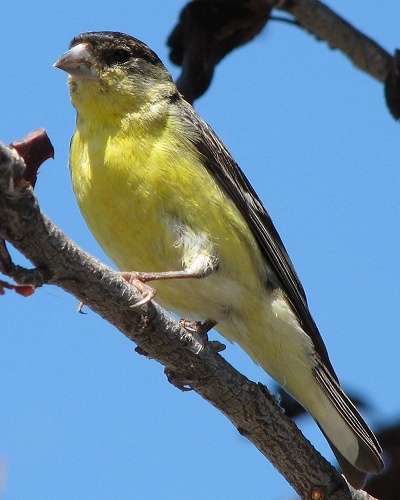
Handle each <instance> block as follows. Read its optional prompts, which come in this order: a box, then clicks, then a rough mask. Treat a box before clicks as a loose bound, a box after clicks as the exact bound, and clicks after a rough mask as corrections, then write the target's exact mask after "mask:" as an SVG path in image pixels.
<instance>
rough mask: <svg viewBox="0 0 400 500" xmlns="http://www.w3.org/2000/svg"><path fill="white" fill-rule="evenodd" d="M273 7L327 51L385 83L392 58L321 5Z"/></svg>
mask: <svg viewBox="0 0 400 500" xmlns="http://www.w3.org/2000/svg"><path fill="white" fill-rule="evenodd" d="M275 7H277V8H279V9H281V10H284V11H286V12H289V13H290V14H292V15H293V16H294V17H295V18H296V19H297V21H298V22H299V24H300V26H302V27H303V28H305V29H306V30H307V31H309V32H310V33H312V34H314V35H315V36H316V37H317V38H318V39H319V40H325V41H326V42H327V43H328V44H329V46H330V47H331V48H333V49H339V50H341V51H342V52H343V53H344V54H345V55H346V56H347V57H348V58H349V59H350V60H351V61H352V62H353V64H354V65H355V66H357V67H358V68H359V69H361V70H362V71H365V72H366V73H369V74H370V75H371V76H373V77H374V78H376V79H377V80H379V81H381V82H384V81H385V80H386V77H387V73H388V71H389V67H390V65H391V62H392V56H391V55H390V54H388V53H387V52H386V50H384V49H383V48H382V47H380V46H379V45H378V44H377V43H376V42H374V40H372V39H371V38H369V37H368V36H366V35H364V34H363V33H362V32H361V31H359V30H358V29H356V28H354V26H352V25H351V24H350V23H348V22H347V21H345V20H344V19H343V18H342V17H340V16H339V15H338V14H336V13H335V12H334V11H333V10H332V9H330V8H329V7H327V6H326V5H325V4H323V3H322V2H319V1H318V0H296V1H293V0H284V1H281V2H278V3H277V5H275Z"/></svg>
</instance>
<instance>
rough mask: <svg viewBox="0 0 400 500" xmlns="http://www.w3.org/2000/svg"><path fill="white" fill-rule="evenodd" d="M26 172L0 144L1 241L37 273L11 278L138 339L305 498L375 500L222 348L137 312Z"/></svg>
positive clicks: (165, 319)
mask: <svg viewBox="0 0 400 500" xmlns="http://www.w3.org/2000/svg"><path fill="white" fill-rule="evenodd" d="M24 169H25V165H24V161H23V159H22V158H21V157H19V156H18V154H17V153H16V151H15V150H13V149H11V148H9V147H6V146H3V145H0V237H1V238H4V239H5V240H6V241H8V242H9V243H11V244H12V245H13V246H14V247H15V248H17V249H18V250H19V251H20V252H21V253H22V254H23V255H25V256H26V257H27V258H28V259H29V260H30V261H31V262H32V263H33V265H34V266H35V269H34V270H29V271H28V272H25V271H24V270H23V269H22V268H20V267H18V266H15V265H14V264H10V263H9V264H10V265H9V269H8V271H7V274H8V275H12V276H14V277H15V278H17V280H18V281H19V282H22V283H26V282H27V280H30V279H31V278H32V276H34V279H35V280H36V284H37V285H38V284H40V283H41V282H42V283H43V284H44V283H49V284H53V285H56V286H58V287H61V288H63V289H64V290H65V291H67V292H68V293H71V294H73V295H74V296H75V297H77V298H78V299H79V300H81V301H83V302H84V303H85V304H86V305H87V306H89V307H90V308H91V309H92V310H93V311H95V312H96V313H98V314H99V315H100V316H102V317H103V318H104V319H105V320H107V321H109V322H110V323H111V324H113V325H114V326H115V327H116V328H118V329H119V330H120V331H121V332H122V333H123V334H124V335H126V336H127V337H128V338H129V339H131V340H133V341H134V342H135V343H136V344H137V345H138V347H139V349H138V352H139V353H141V354H146V355H147V356H148V357H150V358H153V359H155V360H156V361H158V362H159V363H161V364H162V365H164V366H165V370H166V373H167V374H168V377H169V379H170V380H171V382H173V383H174V384H175V385H178V386H180V387H181V388H188V387H190V388H191V389H193V390H195V391H196V392H197V393H198V394H199V395H200V396H202V397H203V398H204V399H206V400H207V401H208V402H210V403H211V404H212V405H213V406H215V407H216V408H218V409H219V410H220V411H221V412H223V413H224V414H225V415H226V416H227V417H228V418H229V420H230V421H231V422H232V423H233V424H234V425H235V427H236V428H237V429H238V430H239V432H240V433H241V434H242V435H244V436H246V437H247V438H248V439H249V440H250V441H251V442H252V443H253V444H254V445H255V446H256V447H257V448H258V449H259V450H260V451H261V453H263V454H264V455H265V456H266V457H267V458H268V459H269V460H270V461H271V462H272V463H273V464H274V466H275V467H276V468H277V469H278V470H279V471H280V472H281V473H282V474H283V475H284V476H285V477H286V479H287V480H288V481H289V483H290V484H291V485H292V486H293V487H294V488H295V490H296V491H297V492H298V493H299V495H301V497H302V498H311V496H310V495H311V493H314V494H318V493H319V492H321V493H322V494H323V495H325V497H324V498H326V499H328V498H329V499H335V500H336V499H350V498H359V499H362V498H364V499H367V498H372V497H370V496H368V495H367V494H366V493H364V492H355V491H354V490H352V489H351V488H350V489H349V487H348V486H347V485H346V482H345V481H344V479H343V477H342V476H340V474H339V473H338V472H337V471H336V470H335V469H334V468H333V467H332V466H331V465H330V464H329V463H328V462H327V461H326V460H325V459H324V458H323V457H322V456H321V455H320V454H319V453H318V452H317V451H315V449H314V448H313V447H312V446H311V444H310V443H309V442H308V441H307V440H306V439H305V438H304V437H303V436H302V434H301V433H300V431H299V430H298V429H297V427H296V426H295V424H294V423H293V422H292V421H291V420H290V419H288V418H287V417H286V416H285V415H284V414H283V413H282V411H281V410H280V408H279V406H278V405H277V404H276V401H275V399H274V398H273V397H272V396H271V395H270V393H269V392H268V391H267V389H266V388H265V387H264V386H262V385H261V384H256V383H254V382H251V381H249V380H248V379H247V378H246V377H244V376H243V375H241V374H240V373H239V372H237V371H236V370H235V369H234V368H233V367H232V366H231V365H229V363H227V362H226V361H225V360H224V359H223V358H222V357H221V356H220V355H219V354H218V352H217V351H220V350H221V346H215V345H214V343H213V342H208V341H207V339H206V338H200V337H199V336H198V335H195V334H192V333H191V332H190V331H188V330H187V329H184V328H182V327H181V325H180V324H179V323H177V322H176V321H174V320H173V319H172V318H171V317H170V316H169V315H168V314H167V313H166V312H165V311H163V310H162V309H161V308H160V307H159V306H158V305H157V304H155V303H149V304H148V305H144V306H142V307H141V308H132V307H131V306H132V304H134V303H135V302H136V301H137V300H139V299H140V295H139V294H138V293H137V291H136V290H135V289H134V288H132V287H131V286H130V285H129V284H128V283H127V282H126V281H125V280H123V279H122V278H121V276H120V274H119V273H116V272H114V271H113V270H111V269H110V268H108V267H106V266H105V265H103V264H101V263H100V262H98V261H97V260H96V259H94V258H92V257H91V256H90V255H88V254H87V253H85V252H84V251H82V250H81V249H79V248H78V247H77V246H76V245H74V243H73V242H72V241H70V240H69V239H68V238H67V237H66V236H65V235H64V234H63V233H62V232H61V231H60V230H59V229H58V228H57V227H55V226H54V225H53V224H52V223H51V221H50V220H49V219H48V218H47V217H46V216H44V215H43V214H42V213H41V211H40V208H39V205H38V202H37V199H36V198H35V196H34V194H33V190H32V187H31V186H30V185H29V184H28V183H27V182H25V181H21V174H22V173H23V172H24ZM18 179H20V180H19V181H18V182H17V180H18ZM22 179H23V176H22ZM3 253H4V252H3ZM27 300H28V299H27ZM350 491H351V492H352V493H350ZM360 495H361V496H360ZM314 497H315V498H318V497H317V496H314ZM321 498H322V497H321Z"/></svg>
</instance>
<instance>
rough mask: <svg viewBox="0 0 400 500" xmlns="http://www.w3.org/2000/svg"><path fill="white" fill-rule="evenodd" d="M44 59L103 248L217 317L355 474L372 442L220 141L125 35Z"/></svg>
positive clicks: (180, 307)
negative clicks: (60, 78)
mask: <svg viewBox="0 0 400 500" xmlns="http://www.w3.org/2000/svg"><path fill="white" fill-rule="evenodd" d="M55 66H56V67H57V68H60V69H62V70H64V71H66V72H67V73H69V75H70V76H69V88H70V94H71V101H72V104H73V106H74V107H75V109H76V111H77V121H76V130H75V133H74V135H73V138H72V141H71V151H70V170H71V177H72V184H73V189H74V192H75V195H76V198H77V201H78V204H79V207H80V210H81V212H82V214H83V216H84V218H85V220H86V223H87V225H88V226H89V228H90V230H91V231H92V233H93V235H94V236H95V238H96V239H97V240H98V242H99V243H100V245H101V246H102V248H103V249H104V251H105V252H106V253H107V254H108V255H109V257H110V258H111V259H112V260H113V262H114V263H115V264H116V265H117V266H118V268H119V269H121V270H124V271H140V272H141V273H139V274H135V273H133V274H132V276H133V277H139V278H140V279H141V280H142V281H149V280H151V279H154V280H156V281H154V288H155V289H156V291H157V300H158V302H160V303H161V304H162V305H163V306H164V307H166V308H167V309H169V310H171V311H173V312H174V313H176V314H177V315H180V316H181V317H185V318H191V319H196V320H201V321H205V320H211V321H214V322H216V323H217V326H216V330H218V331H219V332H220V333H221V334H222V335H223V336H224V337H226V338H227V339H229V340H230V341H233V342H237V343H238V344H239V345H240V346H241V347H242V348H243V349H244V350H245V351H246V352H247V353H248V354H249V355H250V356H251V358H252V359H253V360H254V361H255V362H256V363H258V364H259V365H260V366H262V367H263V368H264V370H265V371H266V372H267V373H269V375H271V376H272V377H273V378H274V379H275V380H276V381H277V382H278V383H279V384H281V385H282V386H283V387H284V388H285V390H286V391H287V392H289V393H290V394H291V395H292V396H293V397H294V398H295V399H296V400H297V401H298V402H299V403H301V405H302V406H304V408H305V409H306V410H307V411H308V412H309V413H310V414H311V415H312V417H313V418H314V419H315V420H316V422H317V424H318V425H319V427H320V428H321V430H322V432H323V433H324V435H325V436H326V438H327V440H328V441H329V443H330V445H331V447H332V449H333V452H334V453H335V455H336V457H337V459H338V461H339V464H340V466H341V468H342V470H343V472H344V474H345V475H346V477H347V478H348V480H349V482H350V483H351V484H352V485H354V486H355V487H361V486H362V485H363V483H364V480H365V475H366V473H368V472H373V473H377V472H379V471H381V470H382V468H383V462H382V459H381V457H380V454H381V448H380V446H379V443H378V441H377V439H376V438H375V436H374V434H373V433H372V432H371V430H370V429H369V428H368V426H367V425H366V423H365V422H364V421H363V419H362V417H361V416H360V415H359V413H358V411H357V410H356V409H355V407H354V406H353V404H352V403H351V402H350V400H349V399H348V397H347V396H346V395H345V394H344V392H343V391H342V389H341V388H340V385H339V382H338V379H337V376H336V374H335V372H334V370H333V367H332V365H331V362H330V360H329V357H328V353H327V350H326V348H325V345H324V343H323V341H322V338H321V335H320V333H319V331H318V328H317V326H316V324H315V323H314V320H313V318H312V316H311V314H310V311H309V309H308V305H307V300H306V296H305V293H304V290H303V287H302V285H301V283H300V281H299V278H298V276H297V274H296V272H295V270H294V268H293V265H292V263H291V261H290V259H289V256H288V254H287V253H286V250H285V247H284V246H283V243H282V241H281V239H280V237H279V235H278V233H277V231H276V229H275V227H274V225H273V223H272V221H271V219H270V217H269V215H268V213H267V211H266V210H265V208H264V206H263V205H262V203H261V201H260V199H259V198H258V196H257V194H256V193H255V191H254V189H253V188H252V186H251V185H250V183H249V181H248V180H247V179H246V177H245V175H244V174H243V172H242V171H241V170H240V168H239V166H238V165H237V164H236V163H235V161H234V159H233V158H232V156H231V155H230V154H229V152H228V151H227V149H226V148H225V146H224V145H223V143H222V142H221V140H220V139H219V138H218V137H217V135H216V134H215V133H214V132H213V130H212V129H211V128H210V127H209V126H208V125H207V123H205V122H204V121H203V120H202V118H200V116H198V115H197V114H196V112H195V111H194V109H193V108H192V107H191V106H190V105H189V104H188V103H187V102H186V101H185V100H184V99H183V98H182V96H181V95H180V94H179V92H178V90H177V87H176V85H175V84H174V82H173V80H172V78H171V76H170V74H169V72H168V71H167V69H166V68H165V67H164V65H163V64H162V62H161V61H160V59H159V58H158V57H157V55H156V54H155V53H154V52H153V51H152V50H150V49H149V47H147V46H146V45H145V44H144V43H142V42H140V41H139V40H137V39H135V38H133V37H131V36H128V35H125V34H123V33H117V32H110V31H104V32H93V33H84V34H81V35H79V36H77V37H76V38H74V39H73V40H72V42H71V45H70V49H69V50H68V52H67V53H66V54H64V55H63V56H62V57H61V58H60V59H59V60H58V61H57V62H56V63H55ZM177 278H180V279H177ZM198 278H201V279H198Z"/></svg>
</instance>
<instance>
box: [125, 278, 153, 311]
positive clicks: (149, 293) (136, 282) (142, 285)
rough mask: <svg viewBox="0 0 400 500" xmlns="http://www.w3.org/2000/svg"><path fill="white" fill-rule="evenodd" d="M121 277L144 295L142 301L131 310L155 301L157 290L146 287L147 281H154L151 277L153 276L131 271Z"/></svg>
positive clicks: (136, 303) (132, 306) (133, 305)
mask: <svg viewBox="0 0 400 500" xmlns="http://www.w3.org/2000/svg"><path fill="white" fill-rule="evenodd" d="M121 276H122V278H124V280H126V281H127V282H128V283H129V284H130V285H132V286H134V287H135V288H136V289H137V290H138V291H139V292H140V293H141V295H142V298H141V299H140V300H138V301H137V302H135V303H134V304H132V305H131V306H130V307H131V308H137V307H141V306H143V305H145V304H148V303H149V302H150V301H151V300H152V299H154V297H155V295H156V290H155V289H154V288H153V287H151V286H149V285H146V281H151V280H152V278H151V277H150V276H151V275H149V274H147V273H140V272H135V271H131V272H122V273H121Z"/></svg>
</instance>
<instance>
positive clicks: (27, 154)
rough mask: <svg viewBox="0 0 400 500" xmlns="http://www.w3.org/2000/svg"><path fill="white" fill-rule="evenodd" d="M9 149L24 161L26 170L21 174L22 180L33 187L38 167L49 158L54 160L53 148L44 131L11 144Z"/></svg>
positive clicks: (41, 130)
mask: <svg viewBox="0 0 400 500" xmlns="http://www.w3.org/2000/svg"><path fill="white" fill-rule="evenodd" d="M10 147H12V148H14V149H15V150H16V151H17V153H18V154H19V155H20V156H21V157H22V158H23V159H24V161H25V165H26V169H25V171H24V173H23V180H24V181H26V182H28V183H29V184H30V185H31V186H32V187H34V186H35V184H36V178H37V174H38V170H39V167H40V165H41V164H42V163H43V162H45V161H46V160H48V159H49V158H54V148H53V146H52V144H51V142H50V139H49V137H48V135H47V133H46V131H45V130H44V129H38V130H35V131H34V132H31V133H29V134H28V135H27V136H26V137H24V138H23V139H21V140H20V141H15V142H12V143H11V144H10Z"/></svg>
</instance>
